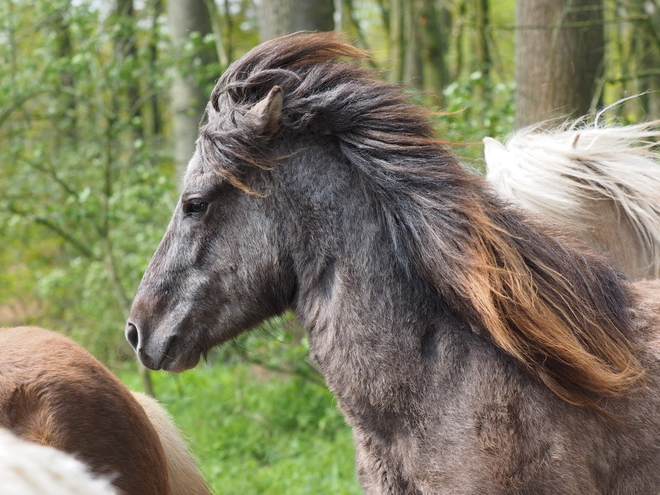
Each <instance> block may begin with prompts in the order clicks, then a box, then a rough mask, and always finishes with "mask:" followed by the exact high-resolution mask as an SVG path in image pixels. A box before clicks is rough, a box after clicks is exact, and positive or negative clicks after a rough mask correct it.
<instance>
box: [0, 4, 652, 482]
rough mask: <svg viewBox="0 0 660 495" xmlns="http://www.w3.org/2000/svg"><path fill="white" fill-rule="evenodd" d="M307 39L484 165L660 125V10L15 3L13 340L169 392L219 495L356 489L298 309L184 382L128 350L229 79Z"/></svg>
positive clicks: (7, 140) (5, 316) (7, 238)
mask: <svg viewBox="0 0 660 495" xmlns="http://www.w3.org/2000/svg"><path fill="white" fill-rule="evenodd" d="M301 29H308V30H337V31H341V32H343V33H345V35H346V37H347V39H349V40H351V41H352V42H354V43H355V44H356V45H358V46H360V47H362V48H364V49H367V50H369V51H370V52H371V54H372V58H371V59H370V60H369V62H368V63H369V64H371V65H372V66H373V67H374V68H376V69H378V70H379V71H381V73H382V75H383V77H384V78H386V79H389V80H391V81H394V82H399V83H402V84H403V85H404V87H405V88H406V91H408V92H409V94H410V97H411V98H412V99H414V100H416V101H417V102H418V103H420V104H423V105H426V106H428V107H430V108H432V109H434V110H437V111H438V114H437V128H438V131H439V132H440V134H441V135H442V136H443V137H444V138H445V139H446V140H447V141H449V142H452V143H455V145H454V146H453V147H454V150H455V152H456V153H457V154H458V155H460V156H462V157H463V158H464V160H465V161H466V163H467V164H468V166H471V167H473V168H474V169H475V170H477V171H479V170H481V169H482V151H483V150H482V147H481V146H480V144H479V143H480V142H481V140H482V138H483V137H485V136H492V137H497V138H506V136H507V135H508V134H510V133H511V132H512V131H513V130H514V129H515V128H516V127H520V126H523V125H527V124H531V123H534V122H538V121H541V120H545V119H548V118H556V117H566V116H569V115H570V116H580V115H583V114H586V113H588V112H594V111H596V110H597V109H600V108H603V107H604V106H606V105H608V104H611V103H613V102H615V101H617V100H619V99H621V98H625V97H628V96H633V95H637V94H642V95H641V96H639V97H636V98H633V99H630V100H628V101H627V102H626V103H625V104H622V105H617V106H616V107H614V108H612V109H611V110H610V111H609V112H608V116H609V118H612V119H615V120H616V121H618V122H620V123H628V122H638V121H641V120H650V119H657V118H660V94H659V93H657V92H655V91H656V90H658V88H659V87H660V5H659V4H658V1H657V0H654V1H647V0H519V1H518V2H517V3H516V2H515V1H514V0H502V1H495V0H169V1H166V0H113V1H109V0H0V64H1V67H2V71H0V267H1V268H2V269H1V270H0V326H14V325H22V324H35V325H40V326H45V327H48V328H52V329H55V330H57V331H60V332H63V333H65V334H67V335H70V336H71V337H72V338H74V339H75V340H76V341H77V342H79V343H80V344H82V345H83V346H84V347H86V348H87V349H89V350H90V351H91V352H92V353H94V354H95V355H96V356H97V357H98V358H99V359H101V360H102V361H103V362H104V363H106V364H107V365H108V366H109V367H110V368H111V369H112V370H113V371H114V372H116V373H117V374H118V375H120V377H122V379H123V380H124V381H125V382H126V383H127V384H129V386H131V387H132V388H133V389H141V390H148V391H149V392H150V393H153V394H155V395H156V396H157V397H158V398H159V399H160V400H162V401H163V402H164V403H165V404H166V405H167V406H168V408H169V409H170V411H171V412H172V413H173V414H174V416H175V418H176V420H177V422H178V423H179V424H180V426H181V427H182V429H183V430H184V432H185V433H186V434H187V435H188V436H189V437H190V439H191V444H192V447H193V449H194V450H195V452H196V454H197V455H198V457H199V458H200V462H201V465H202V468H203V470H204V472H205V474H206V476H207V477H208V479H209V481H210V483H211V484H212V485H213V487H214V489H215V490H216V492H217V493H223V494H233V493H236V494H238V493H241V494H253V493H254V494H257V493H271V494H272V493H315V494H323V493H333V494H337V493H360V490H359V487H358V485H357V482H356V480H355V475H354V471H353V447H352V443H351V436H350V430H349V429H348V427H347V426H346V425H345V424H344V422H343V419H342V417H341V415H340V414H339V412H338V411H337V410H336V405H335V403H334V401H333V398H332V397H331V396H330V395H329V394H328V392H327V391H326V390H325V387H324V383H323V379H322V377H321V376H320V375H319V374H318V373H317V372H316V371H315V369H314V368H313V366H312V365H311V364H310V363H309V361H308V357H307V352H306V351H307V341H306V336H305V333H304V331H303V330H302V329H301V328H300V326H299V325H298V323H297V322H296V320H295V318H293V317H292V316H291V315H285V316H283V317H280V318H277V319H275V320H272V321H269V322H267V323H265V324H264V325H262V326H261V327H260V329H258V331H257V332H253V333H251V334H248V335H244V336H242V337H240V338H239V339H238V340H237V341H236V342H235V343H233V344H232V345H228V346H225V347H224V348H222V349H220V350H218V351H217V352H216V353H214V354H213V355H212V356H211V357H210V358H209V360H208V362H207V363H205V364H202V365H200V366H199V367H198V368H197V369H195V370H192V371H190V372H187V373H185V374H183V375H168V374H165V373H156V374H153V373H146V371H145V370H142V369H140V368H139V367H138V365H137V364H136V362H135V359H134V355H133V352H132V351H131V349H130V347H129V346H128V344H127V343H126V342H125V340H124V338H123V327H124V321H125V318H126V315H127V314H128V309H129V307H130V302H131V298H132V296H133V293H134V291H135V289H136V287H137V284H138V282H139V280H140V277H141V275H142V273H143V271H144V269H145V267H146V265H147V263H148V261H149V259H150V257H151V255H152V254H153V252H154V250H155V248H156V246H157V244H158V241H159V240H160V237H161V236H162V234H163V233H164V231H165V228H166V226H167V223H168V221H169V217H170V215H171V212H172V210H173V208H174V205H175V204H176V198H177V194H178V188H179V181H180V176H181V172H182V170H183V168H184V167H185V163H186V162H187V160H188V158H189V157H190V156H191V155H192V151H193V149H194V141H195V138H196V134H197V128H198V125H199V122H200V119H201V117H202V113H203V109H204V106H205V104H206V101H207V97H208V95H209V94H210V91H211V89H212V87H213V85H214V83H215V81H216V80H217V78H218V77H219V75H220V74H221V73H222V71H223V70H224V69H225V68H226V67H227V66H228V64H230V63H231V62H232V61H233V60H235V59H237V58H238V57H240V56H241V55H242V54H243V53H245V52H246V51H247V50H249V49H250V48H251V47H253V46H255V45H256V44H257V43H258V42H259V41H262V40H266V39H269V38H273V37H275V36H279V35H283V34H287V33H290V32H294V31H298V30H301ZM138 371H139V372H138Z"/></svg>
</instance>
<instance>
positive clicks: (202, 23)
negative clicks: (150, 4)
mask: <svg viewBox="0 0 660 495" xmlns="http://www.w3.org/2000/svg"><path fill="white" fill-rule="evenodd" d="M167 8H168V15H167V18H168V26H169V29H170V36H171V38H172V43H173V45H174V48H175V50H176V51H178V52H180V51H181V48H182V47H183V44H184V43H185V41H186V40H187V39H188V38H189V37H190V35H191V34H192V33H194V32H197V33H199V34H200V35H201V36H202V37H204V36H206V35H208V34H212V33H213V29H212V27H211V21H210V15H209V11H208V8H207V7H206V3H205V0H168V2H167ZM194 56H195V57H197V58H199V59H201V62H202V64H207V63H210V62H211V61H213V60H216V53H215V51H214V50H200V51H198V52H197V53H195V54H194ZM190 70H191V71H192V70H194V69H193V68H192V67H191V68H190ZM208 96H209V95H207V94H205V91H204V89H203V88H202V87H201V86H200V84H199V83H198V82H197V80H196V78H195V76H194V74H192V73H186V72H185V71H183V73H181V72H180V71H177V73H176V75H175V78H174V81H173V83H172V91H171V103H172V113H173V127H174V133H173V134H174V159H175V161H176V165H177V173H178V175H179V177H181V176H183V172H184V171H185V168H186V166H187V164H188V161H189V160H190V158H192V156H193V154H194V152H195V141H196V140H197V133H198V130H199V123H200V121H201V120H202V116H203V115H204V109H205V108H206V101H207V100H208Z"/></svg>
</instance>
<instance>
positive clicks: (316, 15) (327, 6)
mask: <svg viewBox="0 0 660 495" xmlns="http://www.w3.org/2000/svg"><path fill="white" fill-rule="evenodd" d="M334 11H335V4H334V0H261V2H260V4H259V34H260V37H261V41H266V40H270V39H273V38H277V37H278V36H284V35H285V34H289V33H295V32H296V31H333V30H334V28H335V22H334V17H333V16H334Z"/></svg>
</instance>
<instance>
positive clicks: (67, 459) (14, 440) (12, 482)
mask: <svg viewBox="0 0 660 495" xmlns="http://www.w3.org/2000/svg"><path fill="white" fill-rule="evenodd" d="M0 492H1V493H2V495H118V492H117V489H116V488H114V487H113V486H112V485H111V484H110V481H109V480H108V479H105V478H99V477H96V476H95V475H93V474H92V473H91V472H90V471H89V470H88V468H87V466H85V465H84V464H83V463H82V462H80V461H79V460H77V459H75V458H74V457H73V456H71V455H69V454H67V453H65V452H62V451H60V450H57V449H54V448H53V447H48V446H45V445H37V444H36V443H30V442H26V441H25V440H23V439H21V438H18V437H16V436H15V435H14V434H12V433H11V432H10V431H9V430H6V429H4V428H0Z"/></svg>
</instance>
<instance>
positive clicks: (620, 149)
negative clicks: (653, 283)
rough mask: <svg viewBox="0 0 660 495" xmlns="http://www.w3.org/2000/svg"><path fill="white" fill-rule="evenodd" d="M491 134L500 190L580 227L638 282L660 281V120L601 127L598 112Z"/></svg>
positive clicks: (491, 169) (492, 170)
mask: <svg viewBox="0 0 660 495" xmlns="http://www.w3.org/2000/svg"><path fill="white" fill-rule="evenodd" d="M547 127H548V126H547V125H540V126H534V127H529V128H526V129H521V130H519V131H517V132H516V133H515V134H514V135H513V136H512V137H511V139H509V141H508V142H507V143H506V145H502V144H500V143H499V142H498V141H495V140H494V139H492V138H484V155H485V158H486V165H487V178H488V181H489V182H491V183H492V184H493V185H494V186H495V188H496V189H497V190H498V192H499V193H500V194H502V195H503V196H505V197H506V198H508V199H510V200H512V201H513V202H515V203H517V204H519V205H521V206H523V207H525V208H528V209H529V210H531V211H535V212H537V213H541V214H543V215H546V216H547V217H549V218H550V219H551V220H553V221H555V222H557V223H558V224H559V225H565V226H566V227H569V228H571V229H573V230H574V231H575V232H576V234H577V235H578V237H579V238H580V239H582V240H583V241H585V242H586V243H587V244H588V245H589V246H590V247H591V248H592V249H594V250H596V251H599V252H607V253H611V254H612V255H613V262H614V263H615V264H616V265H617V266H618V267H619V268H621V270H623V271H624V272H625V273H626V275H628V276H629V277H630V278H631V279H645V278H660V156H659V155H658V151H657V139H658V138H659V137H660V121H654V122H646V123H642V124H636V125H627V126H616V125H601V124H600V123H599V116H598V115H596V116H595V118H594V120H593V122H592V123H587V122H586V120H585V119H580V120H577V121H574V122H565V123H563V124H561V125H557V126H555V127H553V128H547Z"/></svg>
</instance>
